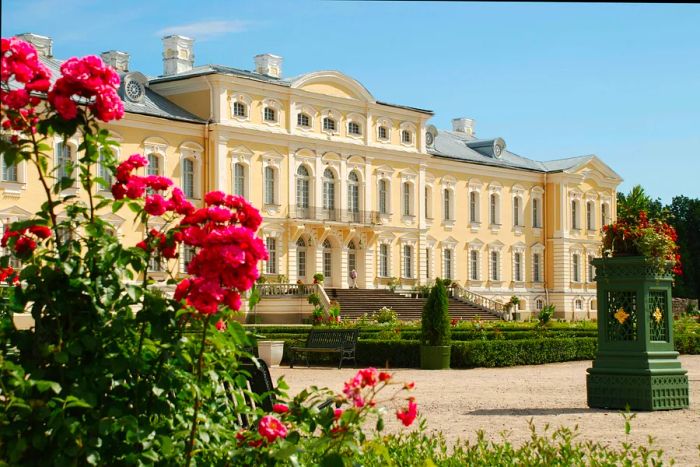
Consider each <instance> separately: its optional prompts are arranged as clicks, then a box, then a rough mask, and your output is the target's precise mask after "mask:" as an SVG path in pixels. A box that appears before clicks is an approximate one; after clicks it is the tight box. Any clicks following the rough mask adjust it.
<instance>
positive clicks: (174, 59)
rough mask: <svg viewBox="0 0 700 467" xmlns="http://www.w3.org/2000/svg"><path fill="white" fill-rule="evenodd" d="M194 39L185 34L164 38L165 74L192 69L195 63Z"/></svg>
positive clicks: (174, 73)
mask: <svg viewBox="0 0 700 467" xmlns="http://www.w3.org/2000/svg"><path fill="white" fill-rule="evenodd" d="M193 43H194V39H190V38H189V37H185V36H178V35H172V36H165V37H164V38H163V76H170V75H176V74H178V73H183V72H185V71H190V70H191V69H192V66H193V65H194V51H193V49H192V44H193Z"/></svg>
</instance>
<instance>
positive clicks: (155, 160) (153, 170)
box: [146, 153, 161, 175]
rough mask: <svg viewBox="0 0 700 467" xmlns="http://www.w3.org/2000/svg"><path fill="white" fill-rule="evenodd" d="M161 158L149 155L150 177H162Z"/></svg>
mask: <svg viewBox="0 0 700 467" xmlns="http://www.w3.org/2000/svg"><path fill="white" fill-rule="evenodd" d="M160 172H161V170H160V157H159V156H158V154H154V153H151V154H149V155H148V169H147V170H146V173H147V174H148V175H160Z"/></svg>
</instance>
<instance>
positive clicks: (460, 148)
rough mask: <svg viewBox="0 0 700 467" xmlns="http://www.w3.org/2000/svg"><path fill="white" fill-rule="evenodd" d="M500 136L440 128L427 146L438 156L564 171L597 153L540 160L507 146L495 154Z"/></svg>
mask: <svg viewBox="0 0 700 467" xmlns="http://www.w3.org/2000/svg"><path fill="white" fill-rule="evenodd" d="M497 140H500V138H494V139H488V140H486V139H477V138H475V137H473V136H469V135H467V134H466V133H461V132H457V131H438V134H437V136H436V137H435V140H434V143H433V147H432V148H429V149H428V153H429V154H432V155H433V156H436V157H442V158H446V159H455V160H461V161H464V162H468V163H473V164H481V165H490V166H494V167H504V168H510V169H522V170H530V171H534V172H562V171H564V170H568V169H572V168H574V167H577V166H579V165H581V164H583V163H585V162H588V161H589V160H591V159H593V158H594V157H595V156H592V155H588V156H578V157H568V158H565V159H557V160H553V161H547V162H540V161H536V160H533V159H528V158H527V157H522V156H519V155H517V154H515V153H513V152H511V151H508V150H507V149H504V150H503V151H502V152H501V157H494V155H493V150H492V148H493V144H494V142H495V141H497ZM501 141H502V140H501Z"/></svg>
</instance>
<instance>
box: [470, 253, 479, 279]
mask: <svg viewBox="0 0 700 467" xmlns="http://www.w3.org/2000/svg"><path fill="white" fill-rule="evenodd" d="M469 277H470V278H471V280H473V281H478V280H479V252H478V251H477V250H471V251H470V252H469Z"/></svg>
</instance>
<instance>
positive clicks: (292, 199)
mask: <svg viewBox="0 0 700 467" xmlns="http://www.w3.org/2000/svg"><path fill="white" fill-rule="evenodd" d="M296 173H297V171H296V156H295V154H294V149H293V148H291V147H290V148H289V149H288V153H287V175H288V176H289V183H288V184H287V197H286V199H287V206H284V205H283V206H282V212H284V210H285V209H289V210H290V211H287V212H289V213H291V210H292V206H295V205H296V202H297V201H296V189H297V186H296ZM280 178H281V177H280ZM283 202H284V199H281V200H280V204H282V203H283Z"/></svg>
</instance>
